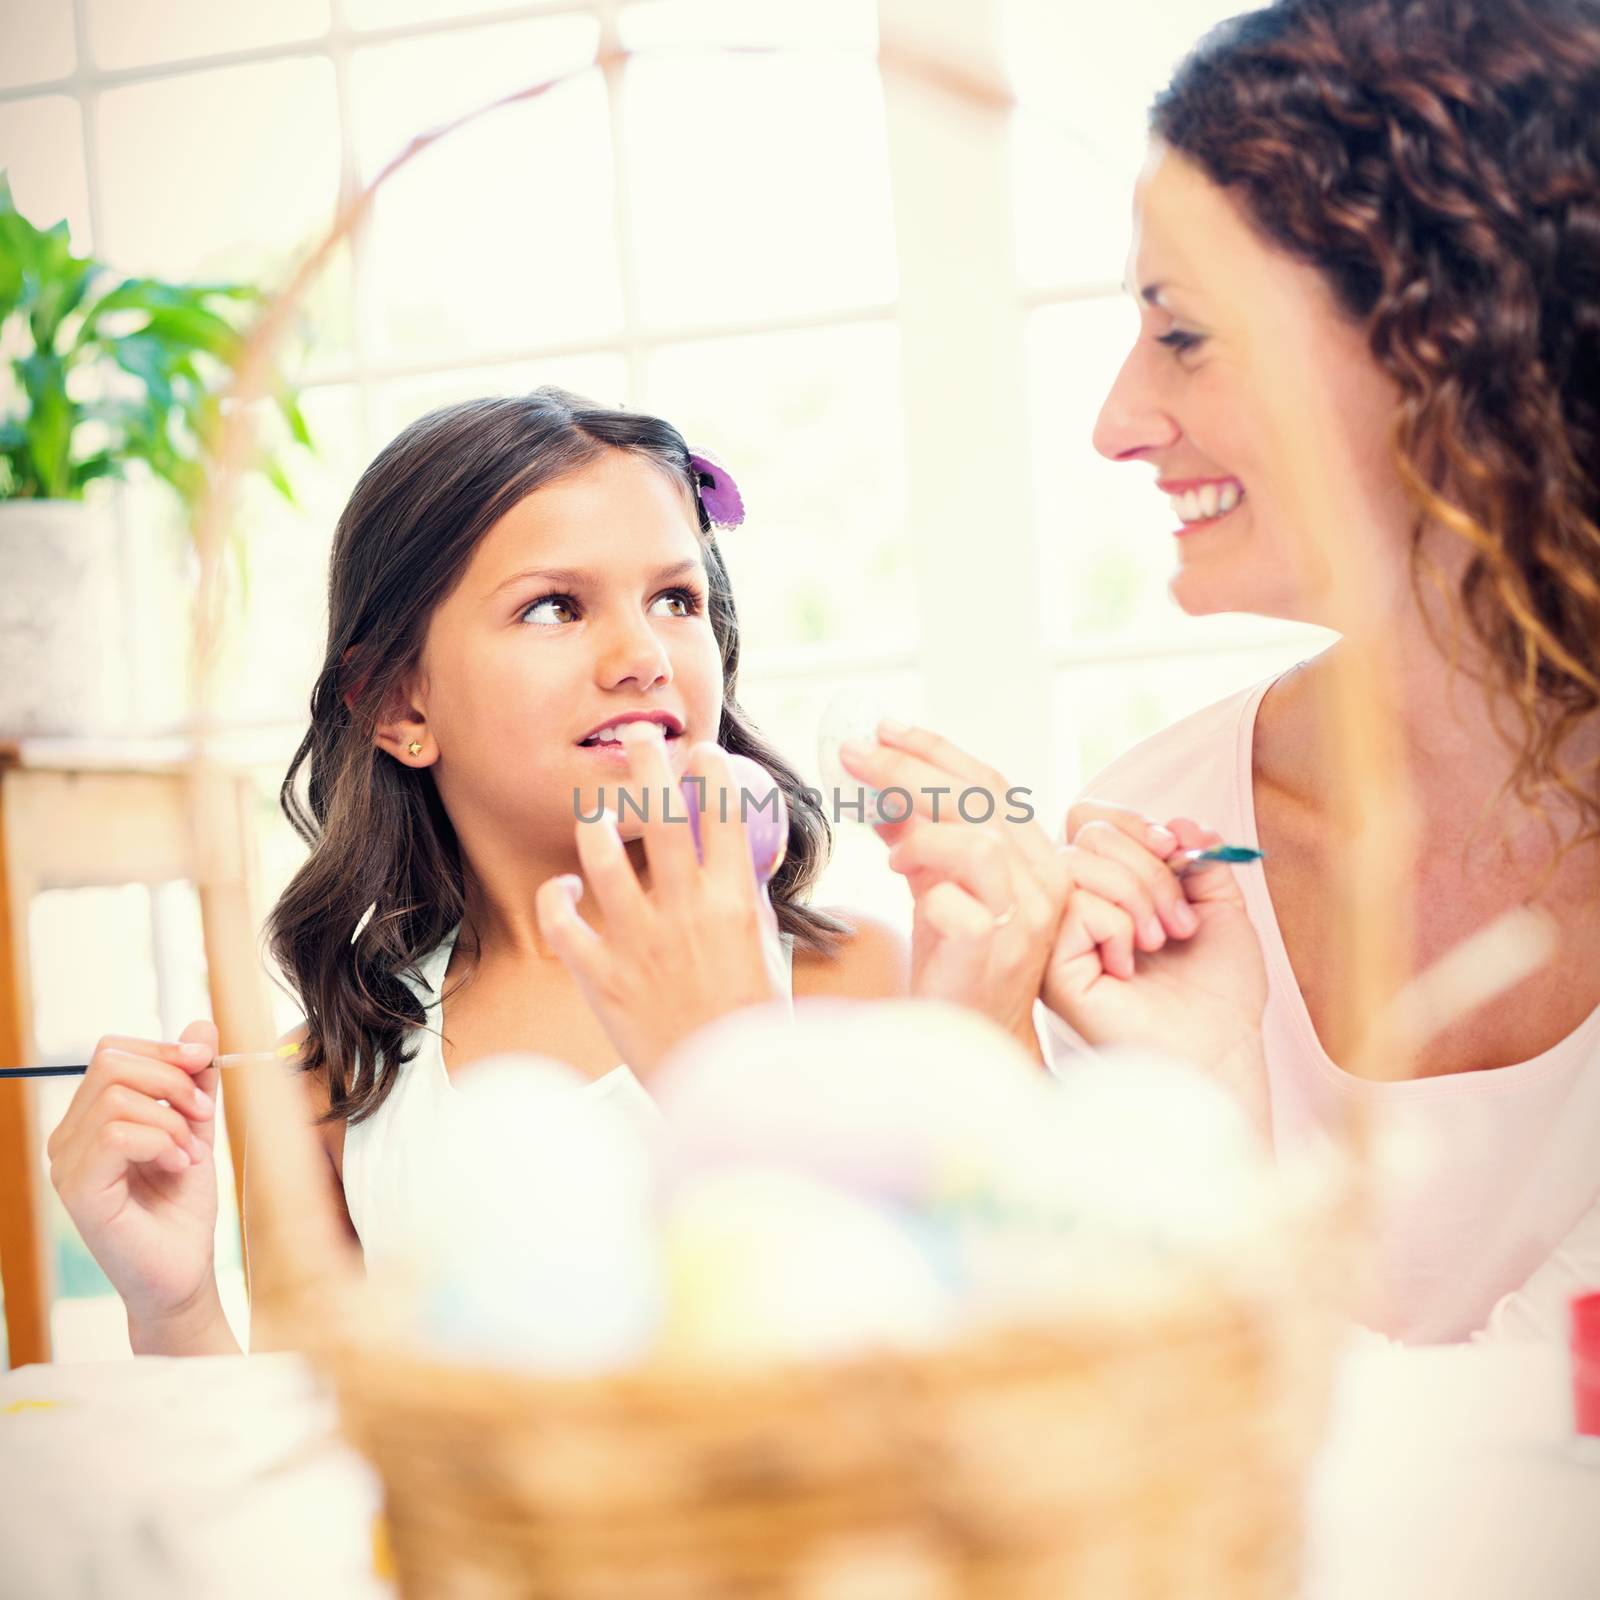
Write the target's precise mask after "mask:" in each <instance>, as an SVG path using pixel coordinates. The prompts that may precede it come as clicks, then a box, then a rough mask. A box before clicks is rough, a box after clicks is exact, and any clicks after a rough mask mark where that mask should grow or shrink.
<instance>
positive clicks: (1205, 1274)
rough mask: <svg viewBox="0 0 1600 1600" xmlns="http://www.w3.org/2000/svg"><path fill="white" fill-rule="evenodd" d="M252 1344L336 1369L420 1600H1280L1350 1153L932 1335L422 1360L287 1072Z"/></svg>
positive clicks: (1351, 1201)
mask: <svg viewBox="0 0 1600 1600" xmlns="http://www.w3.org/2000/svg"><path fill="white" fill-rule="evenodd" d="M251 1116H252V1117H253V1118H254V1119H255V1121H254V1123H253V1126H252V1149H253V1150H255V1151H257V1152H259V1155H260V1157H261V1158H262V1159H261V1160H260V1161H259V1163H258V1164H257V1165H255V1166H253V1168H252V1172H253V1177H252V1183H253V1184H254V1185H255V1186H256V1189H257V1192H258V1199H259V1204H258V1212H257V1215H258V1226H257V1227H256V1228H255V1229H254V1230H253V1232H254V1233H255V1235H256V1237H258V1238H259V1239H260V1240H261V1242H262V1244H263V1246H264V1247H265V1249H266V1250H267V1251H268V1252H269V1253H270V1257H271V1259H272V1260H274V1261H275V1262H278V1263H292V1270H290V1271H283V1272H280V1274H279V1275H278V1276H277V1277H276V1278H275V1279H274V1281H272V1282H271V1283H270V1284H267V1283H263V1284H262V1285H261V1293H260V1294H258V1295H257V1297H256V1298H255V1299H254V1300H253V1303H252V1322H253V1336H254V1339H255V1342H257V1343H261V1344H263V1345H265V1346H267V1347H270V1346H271V1345H272V1344H273V1343H284V1344H291V1345H294V1346H297V1347H299V1348H301V1349H303V1350H305V1351H306V1353H307V1354H308V1355H309V1356H310V1358H311V1359H312V1360H313V1362H314V1363H315V1364H316V1365H317V1366H319V1367H320V1368H321V1369H323V1370H324V1371H325V1372H326V1373H327V1374H328V1375H329V1377H330V1379H331V1380H332V1383H333V1386H334V1388H335V1390H336V1393H337V1396H338V1401H339V1408H340V1412H341V1415H342V1417H343V1421H344V1425H345V1429H346V1432H347V1433H348V1435H349V1437H350V1439H351V1440H352V1441H353V1442H354V1444H355V1445H356V1446H357V1448H358V1449H360V1450H361V1451H363V1452H364V1453H365V1454H366V1455H367V1456H368V1457H369V1458H370V1459H371V1461H372V1462H373V1463H374V1464H375V1466H376V1468H377V1470H378V1472H379V1474H380V1476H381V1478H382V1480H383V1485H384V1492H385V1504H386V1513H387V1523H388V1545H389V1548H390V1550H391V1551H392V1557H393V1561H394V1564H395V1567H396V1569H397V1573H398V1579H399V1587H400V1592H401V1594H402V1595H404V1596H406V1597H407V1600H513V1597H518V1600H602V1597H605V1600H612V1597H627V1600H733V1597H738V1600H779V1597H782V1600H945V1597H956V1596H972V1597H986V1600H987V1597H994V1600H1210V1597H1215V1600H1281V1597H1288V1596H1290V1595H1292V1594H1294V1593H1295V1592H1296V1591H1297V1588H1298V1579H1299V1570H1298V1569H1299V1557H1300V1550H1301V1545H1302V1507H1301V1501H1302V1493H1303V1488H1304V1482H1305V1476H1306V1468H1307V1466H1308V1464H1309V1462H1310V1459H1311V1457H1312V1455H1313V1453H1314V1451H1315V1449H1316V1447H1317V1445H1318V1443H1319V1440H1320V1436H1321V1433H1322V1429H1323V1423H1324V1418H1325V1414H1326V1410H1327V1400H1328V1394H1329V1390H1330V1387H1331V1383H1330V1380H1331V1376H1332V1371H1333V1365H1334V1358H1335V1354H1336V1350H1337V1346H1338V1343H1339V1339H1340V1335H1341V1330H1342V1328H1343V1326H1344V1319H1345V1315H1346V1313H1347V1311H1348V1308H1349V1305H1350V1302H1351V1298H1352V1296H1353V1294H1354V1293H1355V1291H1356V1285H1357V1283H1358V1281H1359V1274H1358V1273H1357V1272H1356V1271H1355V1270H1353V1269H1355V1268H1356V1267H1357V1266H1359V1265H1360V1264H1361V1262H1362V1261H1363V1260H1364V1259H1365V1257H1364V1252H1363V1251H1362V1247H1361V1241H1362V1240H1363V1238H1364V1236H1365V1228H1364V1216H1365V1209H1366V1208H1365V1201H1364V1198H1363V1197H1364V1188H1363V1185H1362V1182H1361V1174H1362V1172H1363V1171H1364V1170H1365V1163H1364V1162H1362V1161H1361V1160H1360V1159H1359V1157H1358V1158H1357V1159H1355V1160H1352V1161H1348V1162H1341V1163H1338V1164H1337V1169H1336V1170H1335V1169H1334V1168H1330V1169H1329V1170H1328V1173H1327V1174H1326V1177H1325V1178H1319V1179H1316V1180H1315V1181H1313V1182H1312V1183H1310V1184H1309V1185H1303V1186H1299V1187H1298V1188H1297V1189H1296V1191H1295V1194H1294V1196H1293V1197H1288V1196H1286V1198H1285V1202H1284V1205H1283V1206H1282V1208H1281V1211H1280V1213H1279V1215H1278V1216H1277V1218H1276V1220H1275V1221H1274V1223H1273V1224H1272V1225H1271V1228H1270V1229H1268V1230H1264V1231H1263V1234H1262V1236H1261V1237H1259V1238H1258V1239H1256V1240H1255V1241H1253V1242H1252V1243H1251V1244H1249V1245H1246V1246H1242V1247H1241V1248H1240V1250H1239V1251H1238V1252H1237V1253H1236V1255H1235V1257H1234V1258H1233V1259H1232V1260H1231V1262H1230V1263H1229V1265H1228V1266H1227V1268H1226V1269H1224V1268H1221V1267H1215V1266H1214V1267H1211V1268H1209V1269H1204V1270H1203V1269H1202V1268H1201V1267H1200V1266H1199V1265H1198V1264H1192V1265H1190V1266H1188V1267H1186V1268H1177V1267H1175V1268H1174V1270H1173V1271H1172V1272H1171V1273H1170V1275H1163V1276H1162V1278H1161V1279H1160V1280H1159V1284H1158V1285H1157V1287H1156V1288H1154V1289H1153V1290H1152V1291H1151V1292H1148V1293H1145V1294H1142V1295H1140V1296H1138V1297H1137V1298H1124V1299H1123V1300H1121V1301H1120V1302H1119V1303H1113V1302H1111V1301H1094V1300H1088V1299H1083V1298H1081V1297H1080V1298H1079V1299H1078V1300H1076V1301H1075V1302H1074V1305H1073V1309H1072V1310H1071V1312H1070V1314H1067V1315H1063V1316H1061V1317H1060V1318H1058V1319H1057V1320H1056V1321H1054V1322H1051V1323H1038V1324H1033V1325H1030V1326H1028V1327H1014V1328H1010V1329H1000V1330H994V1331H989V1332H985V1333H982V1334H973V1335H970V1336H968V1337H965V1338H962V1339H957V1340H954V1341H952V1342H951V1343H949V1344H947V1345H945V1346H943V1347H940V1348H938V1349H934V1350H927V1351H919V1352H916V1353H911V1352H896V1353H886V1352H879V1353H875V1354H867V1355H862V1356H860V1357H856V1358H852V1359H846V1360H836V1361H833V1362H826V1363H824V1362H816V1363H811V1364H791V1365H787V1366H762V1367H755V1366H751V1367H710V1366H706V1367H687V1366H683V1365H668V1364H665V1363H661V1364H657V1365H653V1366H644V1367H641V1368H639V1369H637V1370H634V1371H630V1372H628V1373H625V1374H621V1375H616V1376H609V1377H604V1378H587V1379H556V1378H543V1377H536V1376H530V1375H528V1374H524V1373H517V1372H511V1371H506V1370H501V1369H496V1368H492V1367H486V1366H469V1365H464V1364H456V1363H453V1362H451V1361H449V1360H447V1359H443V1358H441V1357H439V1356H438V1355H436V1354H432V1353H429V1352H426V1351H423V1350H421V1349H419V1348H418V1347H417V1346H416V1345H415V1343H414V1342H413V1338H412V1336H411V1335H410V1334H409V1333H408V1332H407V1331H406V1330H407V1329H409V1328H410V1327H411V1326H412V1325H413V1324H412V1323H411V1319H410V1317H409V1315H408V1310H409V1308H408V1307H407V1306H406V1305H405V1304H404V1303H403V1302H402V1301H399V1300H397V1299H396V1298H395V1297H394V1296H393V1295H392V1294H388V1295H386V1294H385V1293H384V1292H382V1291H381V1290H380V1289H379V1288H378V1286H376V1285H374V1284H372V1283H369V1282H363V1281H362V1280H361V1278H360V1275H359V1268H358V1267H356V1266H355V1264H354V1263H353V1261H352V1259H351V1256H350V1253H349V1249H348V1245H347V1243H345V1242H344V1241H343V1240H342V1239H341V1238H340V1237H339V1235H338V1232H337V1230H336V1229H335V1227H334V1225H333V1219H332V1211H331V1205H325V1204H322V1203H319V1197H321V1196H325V1195H326V1193H327V1191H326V1180H325V1177H324V1176H323V1169H322V1168H321V1166H320V1162H321V1159H322V1158H321V1155H320V1152H319V1151H318V1150H317V1149H316V1148H315V1144H314V1141H313V1140H312V1139H311V1138H310V1136H309V1134H308V1132H307V1130H306V1126H305V1123H304V1120H303V1113H302V1111H301V1108H300V1105H299V1102H298V1100H297V1098H295V1097H293V1096H292V1095H291V1094H290V1091H289V1085H288V1083H287V1080H286V1079H284V1078H283V1076H282V1075H281V1074H272V1075H269V1076H268V1078H266V1079H263V1080H258V1082H257V1084H256V1085H255V1086H253V1087H252V1089H251Z"/></svg>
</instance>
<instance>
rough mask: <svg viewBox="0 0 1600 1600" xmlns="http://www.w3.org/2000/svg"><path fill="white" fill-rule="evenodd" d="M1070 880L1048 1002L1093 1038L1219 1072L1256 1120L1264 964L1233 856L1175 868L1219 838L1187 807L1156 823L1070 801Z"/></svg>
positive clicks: (1261, 1084)
mask: <svg viewBox="0 0 1600 1600" xmlns="http://www.w3.org/2000/svg"><path fill="white" fill-rule="evenodd" d="M1068 831H1069V834H1070V836H1071V838H1072V840H1073V844H1072V845H1071V847H1070V848H1069V849H1068V851H1067V854H1068V856H1069V858H1070V861H1071V871H1072V875H1073V878H1074V881H1075V883H1076V885H1077V887H1076V888H1075V889H1074V891H1073V893H1072V896H1071V898H1070V899H1069V901H1068V904H1067V910H1066V914H1065V916H1064V917H1063V918H1062V921H1061V928H1060V932H1059V934H1058V936H1057V938H1056V941H1055V947H1054V949H1053V950H1052V951H1051V954H1050V959H1049V964H1048V966H1047V968H1046V971H1045V976H1044V985H1043V991H1042V995H1043V999H1044V1002H1045V1004H1046V1005H1047V1006H1048V1007H1049V1008H1050V1010H1052V1011H1053V1012H1055V1013H1056V1014H1057V1015H1058V1016H1060V1017H1061V1018H1062V1019H1063V1020H1064V1021H1066V1022H1067V1023H1068V1024H1070V1025H1071V1027H1072V1028H1074V1029H1075V1030H1076V1031H1077V1032H1078V1033H1079V1034H1081V1035H1082V1036H1083V1038H1084V1039H1086V1040H1087V1041H1088V1042H1089V1043H1090V1044H1091V1045H1119V1044H1122V1045H1143V1046H1148V1047H1150V1048H1153V1049H1157V1050H1160V1051H1162V1052H1164V1053H1166V1054H1169V1055H1174V1056H1177V1057H1179V1058H1181V1059H1186V1060H1190V1061H1194V1062H1195V1063H1196V1064H1198V1065H1200V1066H1202V1067H1205V1068H1207V1069H1209V1070H1211V1071H1213V1072H1216V1073H1217V1074H1218V1075H1219V1076H1221V1077H1223V1078H1224V1079H1225V1080H1226V1081H1228V1082H1229V1083H1230V1085H1231V1086H1232V1087H1233V1088H1234V1089H1235V1090H1236V1091H1237V1092H1238V1093H1239V1094H1240V1096H1241V1098H1242V1099H1243V1101H1244V1102H1245V1104H1246V1106H1247V1108H1248V1109H1249V1110H1250V1111H1251V1113H1252V1115H1253V1116H1254V1117H1255V1118H1256V1120H1257V1121H1258V1123H1260V1124H1261V1125H1262V1126H1263V1128H1264V1127H1265V1117H1266V1078H1265V1067H1264V1063H1263V1058H1262V1055H1261V1016H1262V1012H1263V1010H1264V1009H1265V1006H1266V999H1267V979H1266V967H1265V965H1264V963H1263V961H1262V958H1261V945H1260V942H1259V940H1258V939H1257V938H1256V932H1255V929H1254V927H1252V925H1251V923H1250V919H1249V916H1248V915H1247V914H1246V911H1245V904H1244V895H1243V894H1242V893H1241V891H1240V888H1239V884H1238V881H1237V880H1236V878H1235V877H1234V874H1233V870H1232V869H1231V868H1230V867H1227V866H1223V865H1217V866H1212V867H1206V868H1202V869H1196V870H1191V871H1189V872H1187V873H1185V874H1184V876H1183V877H1182V878H1179V877H1178V876H1177V875H1176V874H1175V873H1173V872H1172V871H1171V870H1170V868H1168V866H1167V865H1166V858H1167V857H1169V856H1171V855H1173V854H1175V853H1176V852H1178V851H1180V850H1192V849H1209V848H1210V847H1212V846H1213V845H1217V844H1220V843H1221V842H1222V840H1221V837H1220V835H1218V834H1214V833H1207V832H1205V831H1204V830H1203V829H1202V828H1200V827H1199V826H1198V824H1196V823H1194V822H1191V821H1189V820H1188V819H1187V818H1181V817H1180V818H1177V819H1175V820H1174V821H1173V822H1172V823H1171V824H1170V825H1168V826H1167V827H1165V828H1163V827H1160V826H1159V825H1157V824H1152V823H1149V822H1147V821H1146V820H1145V819H1144V818H1142V817H1138V816H1135V815H1134V814H1133V813H1131V812H1125V811H1121V810H1120V809H1118V808H1111V807H1105V808H1092V809H1091V808H1075V809H1074V812H1073V815H1072V818H1071V819H1070V820H1069V824H1068Z"/></svg>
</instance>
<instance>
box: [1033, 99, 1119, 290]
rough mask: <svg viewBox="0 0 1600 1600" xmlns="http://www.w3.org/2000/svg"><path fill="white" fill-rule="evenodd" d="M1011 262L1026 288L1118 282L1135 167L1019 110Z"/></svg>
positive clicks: (1057, 125) (1056, 123)
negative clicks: (1014, 261)
mask: <svg viewBox="0 0 1600 1600" xmlns="http://www.w3.org/2000/svg"><path fill="white" fill-rule="evenodd" d="M1011 135H1012V137H1011V151H1010V155H1011V172H1012V191H1013V195H1014V197H1015V199H1014V204H1015V211H1014V216H1015V220H1016V238H1017V264H1018V269H1019V271H1020V273H1021V275H1022V280H1023V282H1024V283H1026V284H1028V285H1029V286H1030V287H1039V286H1041V285H1048V284H1073V285H1076V284H1091V283H1094V284H1119V283H1121V282H1122V273H1123V267H1124V264H1125V262H1126V259H1127V254H1128V241H1129V237H1130V233H1131V229H1132V203H1133V179H1134V175H1135V172H1136V170H1137V169H1136V168H1130V167H1129V166H1128V164H1127V162H1125V161H1123V162H1116V161H1108V160H1107V159H1106V157H1105V156H1104V155H1103V154H1101V152H1100V151H1099V150H1097V149H1096V148H1095V146H1094V144H1093V143H1092V142H1091V141H1090V140H1089V139H1087V138H1085V137H1084V136H1083V135H1082V134H1081V133H1080V132H1078V131H1076V130H1075V129H1073V128H1071V127H1067V126H1063V125H1062V124H1061V123H1060V122H1059V121H1055V120H1053V119H1046V118H1043V117H1040V116H1038V115H1036V114H1035V113H1033V112H1032V111H1029V110H1026V109H1024V110H1021V111H1019V112H1018V113H1017V115H1016V117H1015V118H1014V119H1013V122H1012V126H1011Z"/></svg>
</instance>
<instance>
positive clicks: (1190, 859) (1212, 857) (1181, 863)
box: [1167, 844, 1265, 878]
mask: <svg viewBox="0 0 1600 1600" xmlns="http://www.w3.org/2000/svg"><path fill="white" fill-rule="evenodd" d="M1264 859H1265V857H1264V856H1263V855H1262V853H1261V851H1259V850H1253V849H1251V847H1250V846H1249V845H1247V844H1214V845H1212V847H1211V848H1210V849H1209V850H1179V851H1178V852H1177V853H1176V854H1175V855H1170V856H1168V857H1167V865H1168V867H1170V868H1171V869H1172V871H1173V873H1174V874H1175V875H1176V876H1177V877H1180V878H1182V877H1184V876H1186V875H1187V874H1188V873H1191V872H1197V871H1199V869H1200V868H1201V867H1211V866H1216V865H1217V864H1218V863H1221V864H1222V865H1224V866H1231V867H1242V866H1245V865H1247V864H1248V863H1249V862H1251V861H1261V860H1264Z"/></svg>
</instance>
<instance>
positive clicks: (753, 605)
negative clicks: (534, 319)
mask: <svg viewBox="0 0 1600 1600" xmlns="http://www.w3.org/2000/svg"><path fill="white" fill-rule="evenodd" d="M645 405H646V409H648V410H650V411H655V412H658V413H659V414H660V415H662V416H664V417H666V418H667V420H668V421H670V422H671V423H672V424H673V425H674V426H675V427H677V428H678V429H679V431H680V432H682V433H683V435H684V437H685V438H687V439H688V440H689V441H690V443H691V444H701V445H705V446H706V447H708V448H709V449H711V450H712V451H714V452H715V453H716V454H717V455H718V456H720V457H721V458H722V459H723V460H724V461H725V462H726V463H727V465H728V468H729V470H730V471H731V472H732V473H733V475H734V477H735V478H736V479H737V481H738V484H739V488H740V490H741V492H742V494H743V496H744V501H745V505H746V507H747V509H748V512H749V520H748V521H747V522H746V523H745V524H744V526H743V527H740V528H737V529H735V530H734V531H733V532H731V533H728V534H725V535H723V537H722V540H721V544H722V550H723V553H724V555H725V556H726V558H727V562H728V569H729V573H730V576H731V577H732V580H733V584H734V590H735V593H736V594H737V596H738V601H739V612H740V617H741V619H742V621H743V626H744V632H745V652H746V658H747V659H748V660H750V661H751V662H752V664H754V663H755V662H757V661H758V660H759V657H760V656H761V654H762V653H763V652H770V651H772V650H774V649H781V648H784V647H787V646H794V645H802V644H818V643H824V642H841V641H850V642H852V643H856V644H864V645H868V646H871V647H874V648H880V647H881V648H883V649H885V650H889V649H893V648H895V647H896V646H897V645H904V646H906V647H908V648H909V647H910V646H911V644H912V643H913V642H914V640H915V638H916V633H917V619H916V610H915V602H914V600H913V597H912V584H911V566H910V541H909V538H908V535H907V530H906V470H905V441H904V437H903V432H902V428H903V415H902V407H901V404H900V370H899V338H898V335H897V333H896V331H895V329H893V328H892V327H887V326H883V325H878V324H873V325H868V326H862V327H843V328H832V329H824V330H811V331H807V332H804V333H783V334H765V335H762V336H759V337H751V338H740V339H719V340H712V341H705V342H697V343H694V344H680V345H668V346H666V347H664V348H663V349H661V350H660V351H658V352H657V353H656V355H655V357H654V358H653V359H652V361H651V363H650V367H649V372H648V376H647V379H646V400H645Z"/></svg>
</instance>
